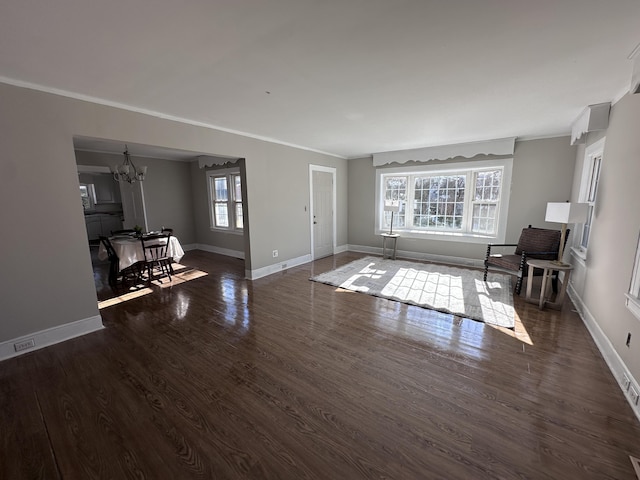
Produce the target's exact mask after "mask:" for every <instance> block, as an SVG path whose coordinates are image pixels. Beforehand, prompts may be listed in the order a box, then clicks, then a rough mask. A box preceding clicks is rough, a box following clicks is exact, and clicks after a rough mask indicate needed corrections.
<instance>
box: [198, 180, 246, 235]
mask: <svg viewBox="0 0 640 480" xmlns="http://www.w3.org/2000/svg"><path fill="white" fill-rule="evenodd" d="M207 185H208V189H209V218H210V222H211V228H212V229H220V230H227V231H230V232H242V229H243V214H242V180H241V179H240V169H235V168H234V169H224V170H209V171H208V172H207Z"/></svg>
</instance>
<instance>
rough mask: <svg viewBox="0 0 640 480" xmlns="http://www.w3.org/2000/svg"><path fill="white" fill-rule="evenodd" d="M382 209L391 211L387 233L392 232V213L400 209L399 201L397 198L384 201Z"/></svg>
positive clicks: (390, 233)
mask: <svg viewBox="0 0 640 480" xmlns="http://www.w3.org/2000/svg"><path fill="white" fill-rule="evenodd" d="M384 211H385V212H391V222H390V224H389V225H390V227H389V235H392V234H393V214H394V213H398V212H399V211H400V201H399V200H389V201H386V202H385V203H384Z"/></svg>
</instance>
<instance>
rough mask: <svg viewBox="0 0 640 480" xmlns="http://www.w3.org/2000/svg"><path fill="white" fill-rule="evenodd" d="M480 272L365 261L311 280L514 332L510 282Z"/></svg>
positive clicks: (495, 274) (509, 278)
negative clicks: (483, 276) (485, 278)
mask: <svg viewBox="0 0 640 480" xmlns="http://www.w3.org/2000/svg"><path fill="white" fill-rule="evenodd" d="M482 275H483V272H482V271H481V270H472V269H466V268H457V267H449V266H445V265H439V264H425V263H417V262H410V261H403V260H389V259H382V258H380V257H365V258H361V259H359V260H355V261H353V262H351V263H349V264H347V265H343V266H342V267H340V268H337V269H335V270H332V271H330V272H326V273H323V274H320V275H317V276H315V277H313V278H311V280H313V281H316V282H321V283H326V284H329V285H333V286H336V287H340V288H343V289H345V290H351V291H354V292H361V293H366V294H368V295H374V296H376V297H383V298H388V299H390V300H396V301H399V302H403V303H408V304H411V305H417V306H420V307H424V308H429V309H432V310H438V311H439V312H445V313H452V314H454V315H458V316H460V317H464V318H470V319H472V320H478V321H481V322H485V323H489V324H491V325H497V326H500V327H506V328H514V326H515V320H514V309H513V295H512V292H511V277H510V276H508V275H503V274H499V273H489V275H488V276H487V281H486V282H484V281H483V280H482Z"/></svg>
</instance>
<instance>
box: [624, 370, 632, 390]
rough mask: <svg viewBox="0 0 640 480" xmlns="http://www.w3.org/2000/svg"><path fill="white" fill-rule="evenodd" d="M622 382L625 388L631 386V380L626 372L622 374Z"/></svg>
mask: <svg viewBox="0 0 640 480" xmlns="http://www.w3.org/2000/svg"><path fill="white" fill-rule="evenodd" d="M622 384H623V385H624V389H625V390H629V387H630V386H631V380H630V379H629V377H628V376H627V374H626V373H623V374H622Z"/></svg>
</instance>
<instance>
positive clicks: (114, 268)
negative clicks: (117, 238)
mask: <svg viewBox="0 0 640 480" xmlns="http://www.w3.org/2000/svg"><path fill="white" fill-rule="evenodd" d="M99 238H100V242H101V243H102V245H104V249H105V250H106V251H107V257H108V258H109V285H115V284H116V283H118V272H119V270H120V268H119V265H120V259H119V258H118V255H117V254H116V251H115V250H114V248H113V245H111V241H110V240H109V239H108V238H107V237H104V236H100V237H99Z"/></svg>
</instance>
